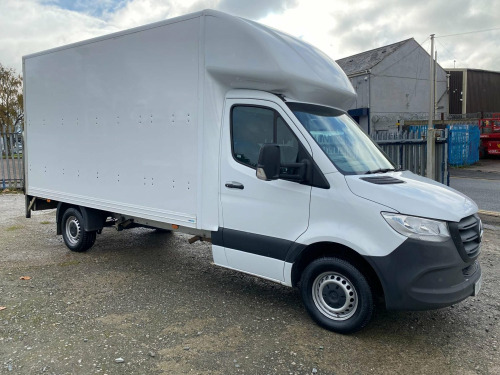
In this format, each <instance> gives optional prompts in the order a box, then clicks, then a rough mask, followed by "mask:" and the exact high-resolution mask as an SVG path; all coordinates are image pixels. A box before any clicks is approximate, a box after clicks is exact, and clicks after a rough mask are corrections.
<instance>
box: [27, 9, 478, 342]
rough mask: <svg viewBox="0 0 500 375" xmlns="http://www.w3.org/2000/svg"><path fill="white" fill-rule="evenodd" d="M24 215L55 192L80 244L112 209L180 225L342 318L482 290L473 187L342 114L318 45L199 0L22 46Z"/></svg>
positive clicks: (53, 199)
mask: <svg viewBox="0 0 500 375" xmlns="http://www.w3.org/2000/svg"><path fill="white" fill-rule="evenodd" d="M23 68H24V74H23V76H24V90H25V92H24V93H25V95H24V98H25V111H26V114H25V116H26V120H25V144H26V147H25V153H24V156H25V171H26V176H25V178H26V192H25V193H26V216H27V217H29V216H30V212H31V211H32V210H41V209H47V208H54V207H57V214H56V215H57V233H58V234H62V235H63V238H64V241H65V243H66V245H67V246H68V248H69V249H70V250H73V251H86V250H88V249H89V248H90V247H91V246H92V245H93V244H94V241H95V239H96V235H97V234H98V233H100V232H101V230H102V229H103V228H104V227H106V226H113V227H115V228H116V229H118V230H121V229H127V228H132V227H137V226H146V227H152V228H162V229H169V230H178V231H182V232H185V233H191V234H193V235H194V236H195V237H193V238H194V239H195V240H196V239H200V240H207V241H211V242H212V250H213V260H214V263H215V264H217V265H220V266H223V267H227V268H231V269H234V270H239V271H242V272H246V273H249V274H252V275H256V276H259V277H263V278H266V279H269V280H272V281H275V282H279V283H281V284H284V285H287V286H299V287H300V290H301V293H302V298H303V301H304V304H305V306H306V309H307V310H308V312H309V314H310V315H311V317H312V318H313V319H314V320H315V321H316V322H317V323H318V324H320V325H321V326H323V327H325V328H327V329H330V330H332V331H335V332H340V333H349V332H354V331H356V330H358V329H360V328H362V327H363V326H365V325H366V324H367V323H368V321H369V320H370V318H371V316H372V314H373V309H374V303H375V300H376V298H378V297H382V298H383V299H384V301H385V305H386V307H387V308H388V309H432V308H439V307H443V306H448V305H451V304H454V303H457V302H459V301H461V300H463V299H465V298H467V297H469V296H471V295H475V294H477V293H478V291H479V288H480V285H481V269H480V266H479V263H478V261H477V258H478V255H479V253H480V245H481V237H482V225H481V220H480V219H479V217H478V216H477V206H476V205H475V204H474V202H472V201H471V200H470V199H469V198H467V197H466V196H464V195H462V194H460V193H458V192H457V191H455V190H453V189H450V188H448V187H446V186H443V185H441V184H439V183H436V182H434V181H431V180H429V179H426V178H423V177H419V176H417V175H414V174H413V173H411V172H408V171H400V170H398V168H397V166H396V165H394V164H393V162H392V161H390V160H389V159H388V158H387V156H386V155H384V153H383V152H382V151H381V150H380V149H379V148H378V147H377V145H376V144H374V143H373V142H372V141H371V139H370V138H369V137H367V136H366V135H365V134H364V133H363V132H362V131H361V130H360V128H359V127H358V126H357V124H356V123H355V122H354V121H353V120H352V119H351V118H350V117H349V116H348V115H347V114H346V110H347V108H349V106H350V104H351V103H352V101H353V100H354V99H355V92H354V90H353V88H352V86H351V84H350V82H349V80H348V79H347V77H346V75H345V74H344V72H343V71H342V70H341V69H340V68H339V67H338V65H337V64H336V63H335V62H334V61H332V60H331V59H330V58H328V57H327V56H326V55H325V54H323V53H322V52H321V51H319V50H317V49H316V48H314V47H312V46H310V45H308V44H307V43H304V42H303V41H300V40H298V39H296V38H293V37H291V36H289V35H286V34H284V33H282V32H279V31H277V30H273V29H270V28H268V27H265V26H263V25H260V24H258V23H255V22H252V21H249V20H246V19H242V18H237V17H233V16H229V15H227V14H223V13H220V12H216V11H211V10H206V11H203V12H198V13H193V14H189V15H186V16H183V17H179V18H174V19H170V20H166V21H162V22H158V23H154V24H151V25H147V26H144V27H139V28H135V29H131V30H126V31H123V32H119V33H116V34H111V35H108V36H104V37H100V38H96V39H91V40H88V41H84V42H80V43H76V44H72V45H68V46H64V47H60V48H56V49H52V50H48V51H44V52H40V53H36V54H32V55H29V56H25V57H24V58H23Z"/></svg>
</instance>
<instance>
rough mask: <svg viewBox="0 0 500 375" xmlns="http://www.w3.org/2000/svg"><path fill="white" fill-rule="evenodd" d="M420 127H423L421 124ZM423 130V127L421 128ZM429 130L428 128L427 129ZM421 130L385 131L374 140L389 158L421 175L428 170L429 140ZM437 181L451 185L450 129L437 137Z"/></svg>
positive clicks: (401, 166)
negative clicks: (449, 169)
mask: <svg viewBox="0 0 500 375" xmlns="http://www.w3.org/2000/svg"><path fill="white" fill-rule="evenodd" d="M418 128H421V127H420V126H419V127H418ZM420 130H421V129H420ZM425 130H426V132H427V129H425ZM425 135H426V134H422V132H421V131H415V130H413V131H411V130H410V131H404V132H402V133H385V134H377V135H375V136H373V137H372V138H373V140H374V141H375V142H377V143H378V145H379V146H380V148H381V149H382V150H383V151H384V152H385V153H386V154H387V156H389V158H390V159H391V160H392V161H393V162H394V164H396V165H397V166H399V167H400V168H402V169H405V170H410V171H412V172H413V173H415V174H418V175H420V176H425V175H426V170H427V140H426V138H425ZM435 170H436V181H438V182H441V183H443V184H446V185H449V171H448V129H445V130H443V131H441V134H440V136H439V137H438V138H437V139H436V166H435Z"/></svg>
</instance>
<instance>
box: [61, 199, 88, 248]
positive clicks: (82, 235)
mask: <svg viewBox="0 0 500 375" xmlns="http://www.w3.org/2000/svg"><path fill="white" fill-rule="evenodd" d="M61 227H62V235H63V239H64V243H65V244H66V246H67V247H68V249H70V250H71V251H77V252H82V251H87V250H88V249H90V248H91V247H92V245H94V242H95V239H96V231H90V232H89V231H85V229H84V225H83V217H82V214H81V213H80V211H78V210H77V209H76V208H73V207H71V208H68V209H67V210H66V211H65V212H64V214H63V217H62V222H61Z"/></svg>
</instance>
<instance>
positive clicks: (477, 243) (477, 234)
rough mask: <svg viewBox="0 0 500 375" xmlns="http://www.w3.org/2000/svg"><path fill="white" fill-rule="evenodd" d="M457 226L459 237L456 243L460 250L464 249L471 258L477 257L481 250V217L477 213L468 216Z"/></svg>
mask: <svg viewBox="0 0 500 375" xmlns="http://www.w3.org/2000/svg"><path fill="white" fill-rule="evenodd" d="M456 228H457V231H458V233H457V234H458V236H459V238H456V241H455V243H456V244H457V247H458V248H459V250H463V251H464V252H465V254H466V255H467V257H468V258H469V259H471V258H475V257H477V256H478V255H479V252H480V251H481V231H482V225H481V219H479V217H478V216H477V215H471V216H467V217H465V218H463V219H462V220H460V222H459V223H458V224H457V227H456ZM457 240H458V241H457ZM457 242H458V243H457Z"/></svg>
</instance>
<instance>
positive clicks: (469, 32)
mask: <svg viewBox="0 0 500 375" xmlns="http://www.w3.org/2000/svg"><path fill="white" fill-rule="evenodd" d="M493 30H500V27H494V28H492V29H484V30H475V31H466V32H464V33H457V34H448V35H441V36H436V37H435V38H436V39H437V38H447V37H449V36H457V35H465V34H475V33H484V32H486V31H493Z"/></svg>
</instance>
